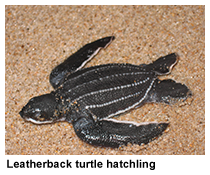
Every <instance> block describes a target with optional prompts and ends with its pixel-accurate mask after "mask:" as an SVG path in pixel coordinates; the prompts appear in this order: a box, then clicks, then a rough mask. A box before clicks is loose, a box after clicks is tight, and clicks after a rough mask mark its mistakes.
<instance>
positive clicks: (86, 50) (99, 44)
mask: <svg viewBox="0 0 210 175" xmlns="http://www.w3.org/2000/svg"><path fill="white" fill-rule="evenodd" d="M114 39H115V37H114V36H109V37H105V38H102V39H99V40H96V41H94V42H92V43H89V44H86V45H85V46H83V47H82V48H81V49H79V50H78V51H77V52H76V53H74V54H73V55H71V56H70V57H68V58H67V59H66V60H65V61H64V62H63V63H61V64H59V65H58V66H57V67H55V68H54V69H53V70H52V72H51V74H50V83H51V85H52V86H53V87H54V88H57V87H58V86H59V85H61V84H62V83H63V81H64V79H65V77H66V75H68V74H70V73H73V72H75V71H77V70H79V69H81V68H82V67H83V66H84V65H85V64H86V63H87V62H88V61H89V60H90V59H92V58H93V57H94V56H95V55H96V54H97V53H98V52H99V51H100V50H101V49H102V48H106V47H107V46H108V45H109V44H110V43H111V42H112V41H113V40H114Z"/></svg>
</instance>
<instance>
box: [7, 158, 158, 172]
mask: <svg viewBox="0 0 210 175" xmlns="http://www.w3.org/2000/svg"><path fill="white" fill-rule="evenodd" d="M7 170H155V159H7Z"/></svg>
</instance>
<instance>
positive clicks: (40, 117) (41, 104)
mask: <svg viewBox="0 0 210 175" xmlns="http://www.w3.org/2000/svg"><path fill="white" fill-rule="evenodd" d="M56 107H57V101H56V98H55V96H54V94H53V93H50V94H45V95H41V96H37V97H34V98H32V99H30V100H29V102H28V103H27V104H26V105H25V106H24V107H23V108H22V110H21V111H20V112H19V114H20V116H21V117H22V118H23V119H25V120H26V121H30V122H32V123H35V124H44V123H53V122H55V121H58V120H59V116H58V115H55V111H56Z"/></svg>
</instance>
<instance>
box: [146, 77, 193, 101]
mask: <svg viewBox="0 0 210 175" xmlns="http://www.w3.org/2000/svg"><path fill="white" fill-rule="evenodd" d="M191 95H192V92H191V91H190V90H189V89H188V87H187V86H186V85H185V84H181V83H176V82H175V81H174V80H171V79H167V80H162V81H161V80H159V79H156V80H155V82H154V84H153V87H152V88H151V90H150V92H149V93H148V95H147V98H146V100H145V101H146V102H164V103H167V104H173V103H177V102H183V101H185V100H186V99H187V98H188V97H190V96H191Z"/></svg>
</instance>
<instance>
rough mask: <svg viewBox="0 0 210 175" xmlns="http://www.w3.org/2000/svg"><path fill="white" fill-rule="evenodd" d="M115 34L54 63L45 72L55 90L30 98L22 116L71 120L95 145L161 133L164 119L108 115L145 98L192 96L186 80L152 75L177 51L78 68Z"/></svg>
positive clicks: (165, 66)
mask: <svg viewBox="0 0 210 175" xmlns="http://www.w3.org/2000/svg"><path fill="white" fill-rule="evenodd" d="M114 39H115V37H114V36H109V37H105V38H102V39H99V40H97V41H94V42H92V43H89V44H87V45H85V46H84V47H82V48H81V49H80V50H79V51H77V52H76V53H74V54H73V55H71V56H70V57H69V58H67V59H66V60H65V61H64V62H63V63H61V64H60V65H58V66H57V67H55V68H54V69H53V70H52V72H51V74H50V83H51V85H52V86H53V88H54V89H55V90H54V91H52V92H50V93H49V94H44V95H41V96H38V97H34V98H32V99H30V100H29V102H28V103H27V104H26V105H25V106H24V107H23V109H22V110H21V111H20V115H21V117H22V118H23V119H25V120H26V121H30V122H33V123H35V124H44V123H53V122H59V121H66V122H69V123H72V124H73V127H74V130H75V132H76V134H77V136H78V137H79V138H80V139H81V140H83V141H85V142H87V143H89V144H92V145H97V146H107V147H119V146H120V145H127V144H128V143H131V144H139V145H140V144H142V143H144V144H146V143H148V142H149V141H150V140H152V139H154V138H156V137H157V136H159V135H161V134H162V132H163V131H164V130H165V129H166V128H167V126H168V123H164V122H162V123H157V122H150V123H135V122H127V121H117V120H115V119H111V117H114V116H117V115H119V114H121V113H124V112H127V111H129V110H131V109H133V108H136V107H139V106H141V105H143V104H145V103H151V102H164V103H167V104H171V103H172V102H176V101H185V100H186V99H187V98H188V97H189V96H191V91H190V90H189V89H188V88H187V86H186V85H184V84H180V83H176V82H175V81H173V80H171V79H167V80H159V79H158V78H157V76H158V75H165V74H169V73H170V72H171V69H172V67H173V66H174V65H175V64H176V62H177V55H176V54H175V53H172V54H169V55H167V56H164V57H160V58H159V59H157V60H156V61H155V62H153V63H151V64H147V65H146V64H142V65H132V64H105V65H99V66H94V67H89V68H84V69H81V68H82V67H83V66H84V65H85V64H86V63H87V62H88V61H89V60H90V59H91V58H93V57H94V56H95V55H96V54H97V53H98V52H99V51H100V49H101V48H106V47H107V46H108V45H109V44H110V43H111V42H112V41H113V40H114Z"/></svg>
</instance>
